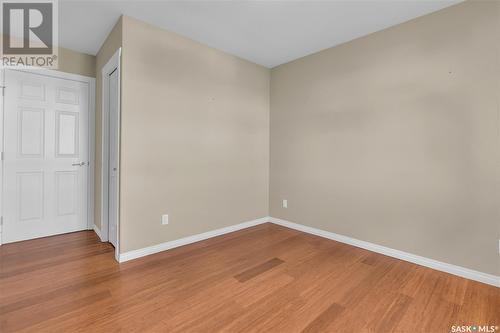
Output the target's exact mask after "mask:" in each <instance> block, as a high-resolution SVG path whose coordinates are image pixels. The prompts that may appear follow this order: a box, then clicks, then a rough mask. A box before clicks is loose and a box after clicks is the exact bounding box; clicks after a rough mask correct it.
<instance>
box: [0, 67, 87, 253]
mask: <svg viewBox="0 0 500 333" xmlns="http://www.w3.org/2000/svg"><path fill="white" fill-rule="evenodd" d="M5 85H6V87H7V88H6V89H5V109H4V138H5V141H4V167H5V168H4V224H3V232H2V238H3V239H2V241H3V242H4V243H9V242H15V241H20V240H25V239H31V238H37V237H43V236H49V235H55V234H61V233H67V232H72V231H77V230H83V229H87V181H88V180H87V177H88V161H89V159H88V147H87V142H88V140H87V139H88V116H89V112H88V107H89V105H88V96H89V91H88V84H86V83H82V82H76V81H72V80H64V79H59V78H53V77H49V76H45V75H42V74H35V73H28V72H21V71H15V70H6V71H5Z"/></svg>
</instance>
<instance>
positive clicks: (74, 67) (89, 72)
mask: <svg viewBox="0 0 500 333" xmlns="http://www.w3.org/2000/svg"><path fill="white" fill-rule="evenodd" d="M95 62H96V57H95V56H93V55H90V54H85V53H80V52H76V51H73V50H70V49H65V48H62V47H60V48H59V58H58V69H57V70H58V71H61V72H66V73H72V74H79V75H84V76H90V77H95V65H96V64H95Z"/></svg>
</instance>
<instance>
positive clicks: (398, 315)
mask: <svg viewBox="0 0 500 333" xmlns="http://www.w3.org/2000/svg"><path fill="white" fill-rule="evenodd" d="M113 256H114V254H113V248H112V247H111V246H110V245H109V244H107V243H101V242H100V240H99V239H98V237H97V236H96V235H95V234H94V233H93V232H92V231H84V232H78V233H71V234H65V235H60V236H54V237H47V238H43V239H36V240H33V241H25V242H20V243H14V244H7V245H3V246H1V247H0V331H1V332H2V333H7V332H92V333H94V332H110V331H112V332H113V331H121V332H204V333H205V332H231V333H233V332H286V333H293V332H301V331H303V332H356V333H359V332H362V333H377V332H381V333H386V332H433V333H434V332H436V333H439V332H449V331H450V329H451V325H468V324H471V323H474V324H477V325H483V324H484V325H499V326H500V311H499V310H498V309H500V289H499V288H495V287H492V286H488V285H485V284H481V283H478V282H474V281H470V280H466V279H463V278H459V277H456V276H453V275H450V274H446V273H442V272H438V271H434V270H432V269H429V268H425V267H422V266H418V265H415V264H411V263H408V262H404V261H401V260H397V259H394V258H390V257H386V256H383V255H380V254H376V253H373V252H370V251H367V250H364V249H359V248H356V247H352V246H349V245H345V244H341V243H338V242H335V241H332V240H327V239H324V238H321V237H317V236H313V235H309V234H304V233H301V232H299V231H296V230H292V229H288V228H284V227H281V226H277V225H274V224H263V225H259V226H255V227H252V228H248V229H245V230H241V231H238V232H234V233H230V234H226V235H223V236H219V237H215V238H212V239H208V240H204V241H201V242H198V243H194V244H191V245H187V246H182V247H179V248H176V249H172V250H169V251H165V252H161V253H157V254H154V255H151V256H147V257H144V258H140V259H137V260H132V261H130V262H126V263H123V264H118V263H116V262H115V261H114V259H113Z"/></svg>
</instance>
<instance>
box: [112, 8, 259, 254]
mask: <svg viewBox="0 0 500 333" xmlns="http://www.w3.org/2000/svg"><path fill="white" fill-rule="evenodd" d="M122 64H123V70H122V123H121V173H120V178H121V180H120V186H121V190H120V205H121V209H120V242H121V243H120V250H121V252H125V251H130V250H134V249H138V248H142V247H146V246H150V245H155V244H158V243H162V242H166V241H171V240H175V239H179V238H181V237H185V236H189V235H193V234H198V233H202V232H205V231H209V230H213V229H217V228H222V227H225V226H229V225H233V224H236V223H240V222H244V221H247V220H252V219H256V218H260V217H264V216H266V215H267V214H268V202H269V201H268V173H269V70H268V69H266V68H264V67H261V66H258V65H255V64H252V63H250V62H247V61H244V60H242V59H239V58H237V57H234V56H231V55H228V54H225V53H223V52H220V51H217V50H215V49H212V48H209V47H207V46H204V45H202V44H199V43H197V42H194V41H192V40H190V39H187V38H184V37H181V36H179V35H177V34H174V33H171V32H168V31H165V30H161V29H159V28H157V27H154V26H151V25H148V24H146V23H143V22H140V21H137V20H135V19H132V18H129V17H124V19H123V52H122ZM165 213H167V214H169V217H170V224H169V225H167V226H163V225H161V224H160V218H161V215H162V214H165Z"/></svg>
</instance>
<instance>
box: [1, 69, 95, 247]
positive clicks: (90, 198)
mask: <svg viewBox="0 0 500 333" xmlns="http://www.w3.org/2000/svg"><path fill="white" fill-rule="evenodd" d="M6 70H11V71H19V72H27V73H31V74H38V75H42V76H48V77H53V78H56V79H64V80H70V81H77V82H82V83H86V84H87V85H88V88H89V89H88V98H89V100H88V112H89V116H88V137H87V140H88V149H87V150H88V157H87V160H88V162H89V167H88V168H87V172H88V173H87V179H88V180H89V181H88V184H87V229H88V230H92V229H93V226H94V198H95V195H94V194H95V193H94V190H95V189H94V174H95V81H96V79H95V78H93V77H89V76H84V75H79V74H73V73H66V72H61V71H58V70H53V69H47V68H33V67H31V68H30V67H23V68H2V69H1V70H0V83H1V85H2V87H5V71H6ZM4 89H6V88H4ZM4 107H5V103H4V94H3V93H2V94H1V95H0V149H1V151H2V153H3V151H4V146H3V145H4V142H3V130H4V124H3V119H4ZM3 169H4V168H3V160H2V161H1V163H0V216H3V193H4V188H3V185H4V184H3V176H4V175H3ZM2 229H3V226H1V225H0V245H2V236H3V235H2V231H3V230H2Z"/></svg>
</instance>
